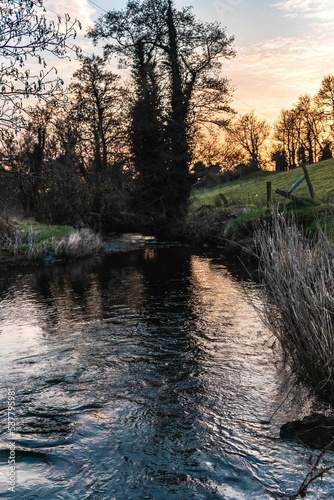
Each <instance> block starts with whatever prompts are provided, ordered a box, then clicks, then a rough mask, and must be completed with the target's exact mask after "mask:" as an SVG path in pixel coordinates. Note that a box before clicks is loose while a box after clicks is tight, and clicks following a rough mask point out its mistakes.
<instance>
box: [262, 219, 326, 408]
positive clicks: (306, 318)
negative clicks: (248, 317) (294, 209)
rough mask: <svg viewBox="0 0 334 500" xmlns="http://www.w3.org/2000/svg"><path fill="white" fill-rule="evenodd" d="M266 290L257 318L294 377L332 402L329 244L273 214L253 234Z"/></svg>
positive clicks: (292, 221) (320, 236)
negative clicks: (279, 348)
mask: <svg viewBox="0 0 334 500" xmlns="http://www.w3.org/2000/svg"><path fill="white" fill-rule="evenodd" d="M255 243H256V247H257V253H258V256H259V271H260V276H261V277H262V282H263V284H264V287H265V289H266V291H267V292H268V295H267V297H268V299H267V300H265V302H264V310H263V319H264V321H265V322H266V324H267V325H268V327H269V328H270V329H271V330H272V331H273V333H274V335H275V336H276V337H277V338H278V339H279V341H280V343H281V345H282V347H283V349H284V351H285V352H286V353H287V354H288V356H289V357H290V359H291V361H292V364H293V367H294V369H295V370H296V372H297V374H299V375H300V377H301V378H302V379H304V380H306V381H307V382H308V383H310V384H311V385H312V386H313V387H314V388H315V389H316V391H317V393H318V394H319V395H321V396H322V397H323V398H325V399H326V400H328V401H330V402H332V403H333V402H334V275H333V264H334V246H333V244H332V243H331V242H329V240H328V239H327V237H326V236H325V235H324V233H322V232H319V233H318V235H317V237H316V238H315V239H313V240H310V239H307V238H306V237H305V236H304V235H303V233H302V231H301V230H300V229H298V226H297V224H296V222H295V221H294V220H290V221H289V220H286V219H285V218H283V217H281V216H278V215H276V216H273V219H272V222H271V224H267V225H263V227H262V229H260V230H259V231H258V232H257V233H256V234H255Z"/></svg>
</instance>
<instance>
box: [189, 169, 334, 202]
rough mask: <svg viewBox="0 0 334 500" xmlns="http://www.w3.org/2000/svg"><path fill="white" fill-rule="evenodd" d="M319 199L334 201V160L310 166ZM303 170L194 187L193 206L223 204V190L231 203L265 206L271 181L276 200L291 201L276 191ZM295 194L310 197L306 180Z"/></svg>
mask: <svg viewBox="0 0 334 500" xmlns="http://www.w3.org/2000/svg"><path fill="white" fill-rule="evenodd" d="M307 169H308V172H309V175H310V179H311V182H312V184H313V188H314V191H315V196H316V200H317V201H319V202H320V203H325V204H331V203H334V182H333V181H334V160H327V161H323V162H320V163H314V164H313V165H309V166H308V167H307ZM302 174H303V171H302V169H301V168H297V169H294V170H290V171H289V172H280V173H276V172H256V173H253V174H249V175H247V176H245V177H243V178H241V179H240V180H236V181H232V182H229V183H225V184H220V185H218V186H217V187H214V188H210V189H202V190H198V191H196V190H194V191H193V193H192V195H191V207H192V208H194V209H196V208H199V207H201V206H203V205H213V206H221V205H222V201H221V199H220V197H219V194H220V193H222V194H223V195H224V196H225V197H226V199H227V201H228V204H229V206H238V207H249V208H251V207H265V206H266V190H267V182H268V181H270V182H271V183H272V201H274V202H275V201H277V202H280V203H286V202H288V203H289V201H288V200H286V199H285V198H283V197H282V196H280V195H278V194H276V193H275V190H276V189H277V188H279V189H283V190H285V191H288V189H289V188H290V186H291V185H292V184H293V183H294V182H295V181H296V180H297V179H298V178H299V177H300V176H301V175H302ZM293 194H294V195H295V196H298V197H302V198H309V192H308V188H307V184H306V181H305V180H304V181H303V182H302V183H301V184H300V185H299V186H298V187H297V189H296V190H295V191H294V192H293Z"/></svg>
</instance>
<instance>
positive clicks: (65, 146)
mask: <svg viewBox="0 0 334 500" xmlns="http://www.w3.org/2000/svg"><path fill="white" fill-rule="evenodd" d="M13 2H14V3H15V0H13ZM31 4H32V5H33V4H34V2H32V3H31ZM35 4H36V5H37V2H35ZM13 15H14V12H13ZM13 23H14V24H15V20H13ZM16 28H17V29H18V30H19V29H20V28H19V26H17V27H16ZM89 37H91V38H92V39H93V41H95V42H98V41H99V40H102V41H103V43H105V45H104V57H98V56H92V57H85V58H82V59H81V68H80V69H79V70H78V71H76V72H75V73H74V76H73V82H72V84H71V85H70V86H69V88H68V89H67V91H66V93H65V95H64V96H63V98H62V99H59V98H58V99H56V100H50V99H49V102H48V103H47V104H46V105H44V106H37V107H35V108H34V109H32V110H30V111H29V112H28V119H25V122H24V123H21V129H20V131H19V132H16V131H14V130H13V129H12V128H7V129H5V130H4V129H3V130H2V137H1V138H2V147H1V163H2V178H1V181H2V182H1V184H2V191H3V195H2V200H4V199H6V200H11V199H13V198H15V197H16V200H17V201H18V202H19V203H20V204H21V206H22V207H23V210H24V214H25V215H26V216H31V215H32V216H35V217H38V218H39V219H40V220H44V221H49V222H67V223H72V224H73V223H84V224H91V225H92V224H99V225H101V226H102V227H103V228H105V229H115V228H118V227H121V226H124V224H129V223H130V224H134V225H135V227H136V228H139V227H140V225H142V226H144V227H145V226H146V227H148V228H152V229H157V228H158V229H159V228H162V227H167V226H168V225H169V224H172V223H173V222H174V221H175V219H176V218H178V217H180V216H181V215H182V214H183V213H184V211H185V210H186V206H187V201H188V197H189V193H190V190H191V186H192V182H193V179H192V176H191V173H190V171H189V167H190V164H191V160H192V150H193V143H194V140H195V137H196V134H197V132H198V130H199V129H200V128H201V127H202V126H203V124H205V123H206V122H209V121H210V120H212V119H213V118H214V121H215V122H216V123H217V124H225V123H227V121H228V116H229V114H231V109H230V107H229V101H230V87H229V83H228V81H227V80H226V79H225V78H224V77H222V76H221V72H220V68H221V60H222V58H224V57H225V58H228V57H233V56H234V50H233V47H232V43H233V38H232V37H227V36H226V33H225V30H224V29H222V28H221V27H220V25H219V23H204V22H202V21H200V20H198V19H196V18H195V16H194V15H193V14H192V12H191V9H190V8H183V9H177V8H176V7H175V5H174V4H173V3H172V1H171V0H159V1H157V0H143V1H131V2H129V3H128V5H127V7H126V8H125V9H124V10H122V11H116V10H115V11H110V12H109V13H107V14H106V15H104V16H102V17H101V19H100V20H99V21H98V22H97V23H96V26H95V28H94V29H93V30H91V31H90V32H89ZM32 38H33V40H32V43H33V41H34V40H35V39H36V38H37V37H36V36H33V37H32ZM0 51H1V47H0ZM109 57H116V58H117V59H118V60H119V63H120V64H121V65H122V67H123V68H127V69H128V75H129V76H128V79H127V80H124V79H121V78H120V77H119V76H117V75H116V74H114V73H112V72H110V71H109V70H108V64H107V60H108V58H109ZM27 79H28V75H27ZM29 92H30V91H28V92H27V93H28V94H29ZM7 94H8V92H7V91H6V89H5V90H4V95H7ZM213 114H214V117H213ZM2 203H4V201H2ZM9 203H10V201H9Z"/></svg>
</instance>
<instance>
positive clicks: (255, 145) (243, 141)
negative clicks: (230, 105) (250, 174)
mask: <svg viewBox="0 0 334 500" xmlns="http://www.w3.org/2000/svg"><path fill="white" fill-rule="evenodd" d="M229 133H230V136H231V138H232V139H233V141H234V142H235V143H236V144H237V145H239V146H240V147H241V149H242V150H243V151H244V152H245V154H246V155H247V160H248V161H249V162H250V165H251V166H252V168H253V169H254V170H257V169H258V168H260V166H261V146H263V144H264V142H265V141H266V139H268V137H269V133H270V127H269V125H268V124H267V123H266V121H265V120H260V119H259V118H257V117H256V116H255V115H254V112H253V111H252V112H251V113H248V114H245V115H243V116H240V117H239V118H238V120H237V121H236V123H235V124H234V125H233V126H231V127H230V129H229Z"/></svg>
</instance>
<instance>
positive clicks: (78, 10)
mask: <svg viewBox="0 0 334 500" xmlns="http://www.w3.org/2000/svg"><path fill="white" fill-rule="evenodd" d="M45 7H46V8H47V9H48V10H49V11H53V12H56V13H57V14H58V15H60V16H61V17H64V14H65V13H66V14H69V16H70V17H71V19H73V20H74V19H78V20H79V21H80V22H81V24H82V28H83V31H84V32H85V31H86V30H87V28H88V27H89V26H93V24H94V20H93V19H94V15H95V10H94V9H93V8H92V7H91V6H90V4H89V3H88V0H71V1H68V0H47V1H46V2H45Z"/></svg>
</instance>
